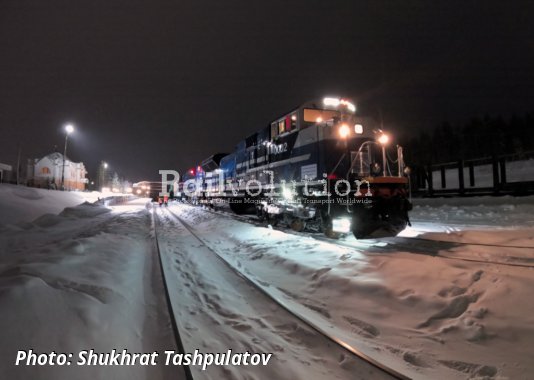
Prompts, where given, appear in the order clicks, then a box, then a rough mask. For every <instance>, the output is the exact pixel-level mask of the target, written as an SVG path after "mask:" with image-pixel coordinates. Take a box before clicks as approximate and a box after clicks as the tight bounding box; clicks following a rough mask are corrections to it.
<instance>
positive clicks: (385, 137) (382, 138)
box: [378, 133, 389, 145]
mask: <svg viewBox="0 0 534 380" xmlns="http://www.w3.org/2000/svg"><path fill="white" fill-rule="evenodd" d="M378 142H379V143H380V144H382V145H386V144H387V143H388V142H389V136H388V135H386V134H385V133H382V134H381V135H380V136H379V137H378Z"/></svg>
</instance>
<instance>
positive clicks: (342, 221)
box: [332, 218, 351, 234]
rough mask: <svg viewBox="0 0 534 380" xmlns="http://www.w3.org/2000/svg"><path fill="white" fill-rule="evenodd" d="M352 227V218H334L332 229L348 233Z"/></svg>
mask: <svg viewBox="0 0 534 380" xmlns="http://www.w3.org/2000/svg"><path fill="white" fill-rule="evenodd" d="M350 228H351V220H350V218H335V219H334V220H332V231H334V232H341V233H344V234H348V233H349V232H350Z"/></svg>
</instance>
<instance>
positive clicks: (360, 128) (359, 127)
mask: <svg viewBox="0 0 534 380" xmlns="http://www.w3.org/2000/svg"><path fill="white" fill-rule="evenodd" d="M354 132H356V133H357V134H359V135H361V134H362V133H363V125H361V124H356V125H355V126H354Z"/></svg>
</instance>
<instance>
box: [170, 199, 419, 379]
mask: <svg viewBox="0 0 534 380" xmlns="http://www.w3.org/2000/svg"><path fill="white" fill-rule="evenodd" d="M166 211H167V212H168V213H169V214H170V215H171V216H172V217H173V218H174V219H175V220H176V221H177V222H179V223H180V224H181V225H182V226H183V227H184V228H185V229H186V230H187V231H188V232H189V233H190V234H191V235H192V236H193V237H194V238H195V239H196V240H197V241H198V242H199V243H200V244H202V245H203V246H204V247H205V248H206V249H207V250H209V251H210V252H211V253H212V254H213V255H214V256H215V257H216V258H217V259H218V260H219V261H220V262H221V263H223V264H224V265H225V266H226V267H228V268H229V269H230V270H231V272H233V273H235V274H236V275H237V276H239V277H240V278H242V279H243V280H244V281H245V282H246V283H248V284H249V285H250V286H252V287H253V288H254V289H256V290H257V291H259V292H260V293H261V294H263V295H264V296H265V297H267V298H268V299H269V300H271V301H272V302H274V303H275V304H277V305H278V306H280V307H281V308H282V309H284V310H285V311H287V312H288V313H289V314H290V315H292V316H293V317H295V318H296V319H298V320H299V321H300V322H302V323H304V324H305V325H306V326H308V327H309V328H311V329H312V330H314V331H316V332H317V333H319V334H320V335H321V336H323V337H325V338H326V339H327V340H329V341H331V342H333V343H334V344H335V345H337V346H339V347H341V348H342V349H343V350H344V351H345V352H347V353H348V354H350V355H352V356H354V357H356V358H357V360H363V361H365V362H366V363H368V364H370V365H371V366H373V367H374V368H376V369H377V370H379V371H380V372H382V373H384V374H387V375H389V376H390V377H392V378H395V379H402V380H404V379H410V377H408V376H406V375H404V374H402V373H400V372H398V371H396V370H395V369H393V368H390V367H388V366H386V365H385V364H383V363H380V362H379V361H377V360H375V359H373V358H372V357H370V356H368V355H367V354H365V353H364V352H362V351H361V350H359V349H358V348H357V347H354V346H353V345H351V344H349V343H348V342H346V341H345V340H344V339H343V338H341V337H339V336H334V335H333V334H331V333H329V332H328V331H326V330H325V329H323V328H321V327H320V326H318V325H316V324H315V323H313V322H312V321H311V320H310V319H309V318H307V317H306V316H305V315H304V314H302V313H300V312H298V311H295V310H294V309H293V308H292V307H290V306H289V305H288V304H287V303H286V302H284V301H283V300H281V299H279V298H277V297H275V296H273V295H272V294H270V293H269V292H268V291H266V290H265V289H264V288H263V287H262V286H261V285H260V284H258V283H257V281H256V280H254V279H253V278H251V277H249V276H247V275H246V274H245V273H243V271H240V270H239V269H238V268H236V267H235V266H233V265H232V264H231V263H230V262H229V261H228V260H226V259H225V258H224V257H223V256H221V255H220V254H219V253H218V252H217V250H216V249H214V248H213V247H211V246H210V244H209V243H207V242H206V241H205V240H204V239H202V238H201V237H200V236H199V235H198V234H197V233H196V231H195V229H194V228H193V227H192V226H191V225H189V224H188V223H187V222H186V221H184V220H183V219H182V218H181V217H180V216H178V215H177V214H176V213H174V212H172V211H171V210H170V209H166Z"/></svg>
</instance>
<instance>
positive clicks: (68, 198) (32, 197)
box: [0, 184, 100, 224]
mask: <svg viewBox="0 0 534 380" xmlns="http://www.w3.org/2000/svg"><path fill="white" fill-rule="evenodd" d="M99 196H100V193H98V192H90V193H89V192H74V191H57V190H45V189H36V188H33V187H26V186H16V185H9V184H0V224H16V223H20V222H30V221H32V220H34V219H36V218H37V217H39V216H41V215H44V214H58V213H60V212H61V211H62V210H63V209H64V208H65V207H72V206H76V205H79V204H80V203H83V202H94V201H96V200H97V199H98V197H99Z"/></svg>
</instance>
